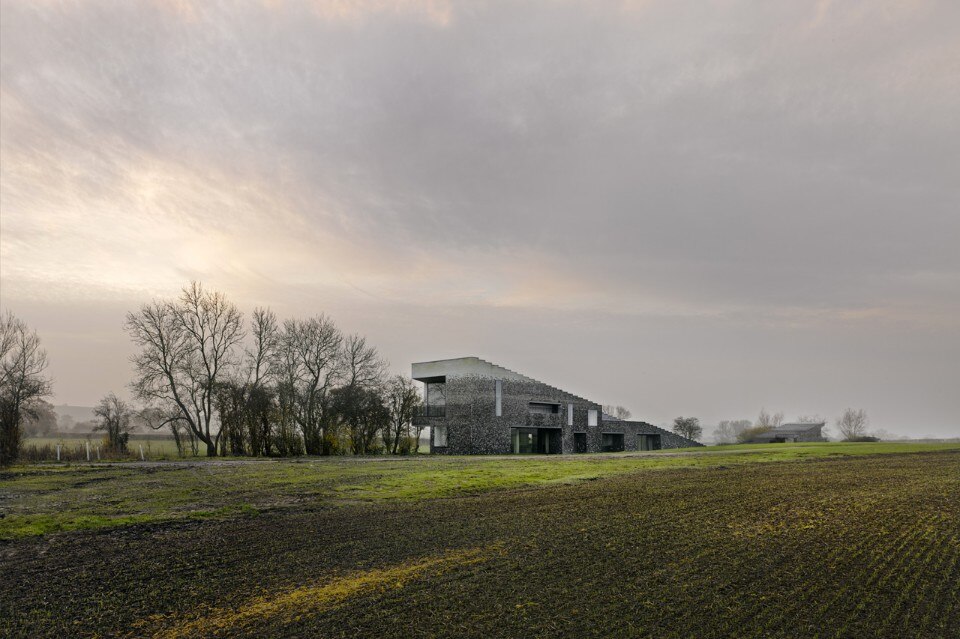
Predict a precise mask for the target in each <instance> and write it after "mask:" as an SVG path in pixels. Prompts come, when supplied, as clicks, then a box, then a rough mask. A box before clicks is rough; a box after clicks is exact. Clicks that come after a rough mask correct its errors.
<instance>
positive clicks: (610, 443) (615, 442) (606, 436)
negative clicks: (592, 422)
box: [600, 433, 623, 453]
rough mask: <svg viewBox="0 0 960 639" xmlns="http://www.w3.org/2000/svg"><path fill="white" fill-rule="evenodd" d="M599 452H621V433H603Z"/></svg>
mask: <svg viewBox="0 0 960 639" xmlns="http://www.w3.org/2000/svg"><path fill="white" fill-rule="evenodd" d="M600 450H601V451H603V452H605V453H619V452H620V451H622V450H623V433H603V439H602V440H601V442H600Z"/></svg>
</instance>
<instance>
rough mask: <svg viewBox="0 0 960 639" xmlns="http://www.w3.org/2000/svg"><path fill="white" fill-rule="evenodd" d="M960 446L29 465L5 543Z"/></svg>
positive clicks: (8, 505)
mask: <svg viewBox="0 0 960 639" xmlns="http://www.w3.org/2000/svg"><path fill="white" fill-rule="evenodd" d="M951 450H952V451H960V444H903V443H857V444H847V443H827V444H771V445H766V446H759V447H758V446H755V445H754V446H747V445H745V446H724V447H712V448H696V449H686V450H680V451H660V452H658V453H652V454H630V453H623V454H613V455H591V456H563V457H542V456H526V457H509V458H505V457H493V458H490V457H418V458H408V459H389V458H378V459H375V460H374V459H351V458H339V459H304V460H269V461H259V462H254V463H193V464H182V465H181V464H166V465H155V466H139V465H130V464H119V463H118V464H111V465H100V466H97V465H86V464H81V465H70V466H67V465H49V464H40V465H31V466H20V467H15V468H13V469H9V470H8V471H5V472H3V473H2V474H0V509H2V513H3V515H4V516H3V518H0V540H2V539H8V540H9V539H16V538H20V537H27V536H34V535H45V534H51V533H59V532H66V531H71V530H86V529H96V528H106V527H112V526H127V525H130V524H138V523H146V522H163V521H171V520H184V519H191V518H198V517H204V518H217V517H235V516H237V515H238V514H241V515H245V514H251V513H254V512H260V511H264V510H283V509H291V508H292V509H310V508H318V507H330V506H337V505H341V504H345V503H352V502H356V501H364V502H379V501H418V500H424V499H436V498H445V497H454V496H459V495H465V494H477V493H483V492H488V491H495V490H505V489H519V488H524V487H532V486H538V485H545V484H558V483H576V482H581V481H586V480H593V479H598V478H601V477H610V476H615V475H622V474H626V473H633V472H641V471H654V470H666V469H680V468H709V467H719V466H735V465H742V464H756V463H776V462H785V461H797V460H815V459H824V458H831V457H848V456H861V455H882V454H902V453H918V452H933V451H951Z"/></svg>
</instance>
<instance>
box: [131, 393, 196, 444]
mask: <svg viewBox="0 0 960 639" xmlns="http://www.w3.org/2000/svg"><path fill="white" fill-rule="evenodd" d="M137 420H138V421H140V422H141V423H142V424H143V425H144V426H146V427H147V428H150V429H152V430H160V429H162V428H168V429H169V430H170V435H171V436H172V437H173V443H174V444H175V445H176V446H177V454H178V455H180V456H181V457H183V456H185V455H186V454H187V448H188V447H189V449H190V454H191V455H193V456H196V455H197V454H198V453H199V451H200V447H199V440H198V439H197V436H196V435H195V434H194V432H193V431H192V430H191V429H190V427H189V426H187V422H186V420H184V418H183V413H182V412H181V411H180V409H179V408H177V406H176V405H174V404H169V403H168V404H165V405H164V407H163V408H161V407H159V406H149V407H147V408H144V409H143V410H141V411H140V412H139V413H137Z"/></svg>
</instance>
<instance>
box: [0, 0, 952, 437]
mask: <svg viewBox="0 0 960 639" xmlns="http://www.w3.org/2000/svg"><path fill="white" fill-rule="evenodd" d="M0 29H2V31H0V63H2V64H0V116H2V117H0V302H2V306H3V308H4V309H9V310H12V311H14V312H15V313H16V314H18V315H19V316H21V317H23V318H24V319H26V320H27V321H28V322H29V323H30V324H31V325H33V326H34V327H35V328H36V329H37V330H38V331H39V332H40V333H41V337H42V338H43V340H44V342H45V344H46V346H47V349H48V351H49V354H50V359H51V362H52V365H51V369H50V370H51V373H52V375H53V376H54V378H55V390H56V393H57V394H56V397H55V400H54V401H55V402H56V403H64V402H66V403H71V404H84V405H90V404H93V403H94V402H95V401H96V400H97V399H98V398H99V397H100V396H102V395H103V394H104V393H106V392H108V391H111V390H114V391H123V390H124V388H125V384H126V383H127V382H128V381H129V379H130V375H131V371H130V365H129V362H128V358H129V356H130V354H131V352H132V349H131V346H130V344H129V341H128V339H127V337H126V335H125V334H124V332H123V326H122V325H123V316H124V313H125V312H126V311H127V310H131V309H133V308H135V307H136V306H137V305H138V304H140V303H142V302H145V301H148V300H150V299H151V298H153V297H169V296H172V295H175V294H176V292H177V290H178V289H179V288H180V287H182V286H183V285H184V284H185V283H187V282H188V281H189V280H191V279H199V280H201V281H202V282H204V283H205V284H206V285H208V286H210V287H213V288H216V289H218V290H222V291H224V292H226V293H227V294H228V295H229V296H230V297H231V298H232V299H233V300H234V301H235V302H237V304H238V305H240V306H241V307H242V308H243V309H244V310H247V311H249V310H250V309H252V308H253V307H254V306H256V305H270V306H272V307H273V308H274V309H275V310H276V311H277V312H278V313H279V314H280V315H281V316H295V315H299V316H305V315H310V314H315V313H320V312H325V313H327V314H329V315H331V316H332V317H333V318H334V319H335V320H336V321H337V323H338V324H340V325H341V327H343V328H345V329H347V330H349V331H359V332H362V333H364V334H366V335H367V336H368V337H369V338H370V339H371V340H372V341H373V342H375V343H376V344H377V345H378V346H379V347H380V348H381V350H382V351H383V352H384V354H385V355H386V356H387V357H388V358H389V359H390V361H391V362H392V365H393V368H394V369H395V370H396V371H398V372H404V371H406V372H409V363H410V362H411V361H419V360H424V359H438V358H443V357H452V356H459V355H478V356H480V357H483V358H485V359H489V360H492V361H495V362H498V363H501V364H504V365H506V366H508V367H510V368H514V369H516V370H520V371H523V372H526V373H528V374H530V375H532V376H535V377H539V378H541V379H544V380H546V381H549V382H551V383H554V384H556V385H558V386H561V387H564V388H566V389H567V390H570V391H573V392H576V393H578V394H582V395H585V396H588V397H592V398H595V399H596V400H598V401H602V402H608V403H621V404H625V405H627V406H628V407H630V408H631V409H632V410H633V412H634V415H635V416H636V417H639V418H641V419H645V420H647V421H652V422H654V423H662V422H665V421H668V420H671V419H672V418H673V417H676V416H677V415H696V416H699V417H700V418H701V420H702V421H703V422H704V423H706V424H713V423H716V421H717V420H720V419H736V418H751V417H755V416H756V414H757V412H758V411H759V410H760V408H761V407H766V408H767V409H768V410H772V411H774V410H782V411H784V412H785V413H786V414H787V417H788V418H792V417H796V416H797V415H799V414H811V413H818V414H820V415H823V416H825V417H827V418H830V419H832V418H834V417H836V415H837V414H838V413H839V412H840V411H841V410H842V409H843V408H844V407H846V406H854V407H863V408H865V409H866V410H867V412H868V413H869V415H870V416H871V421H872V426H873V427H874V428H882V429H886V430H888V431H892V432H896V433H902V434H909V435H917V436H923V435H960V115H958V114H960V3H958V2H956V1H954V0H944V1H942V2H938V1H936V0H863V1H857V0H843V1H840V0H837V1H835V2H831V1H830V0H819V1H813V0H811V1H809V2H802V1H790V2H770V1H767V0H755V1H752V2H747V1H738V0H714V1H711V2H705V1H704V0H695V1H689V2H687V1H683V0H637V1H634V2H601V1H598V0H590V1H584V2H572V1H569V2H565V1H559V0H552V1H537V2H516V1H508V2H480V1H477V2H473V1H471V2H452V1H451V2H446V1H444V0H422V1H421V0H371V1H369V2H367V1H363V0H330V1H324V0H314V1H306V0H304V1H298V0H259V1H251V2H240V3H237V4H236V5H233V4H230V5H228V4H227V3H217V2H210V1H205V0H204V1H201V0H197V1H196V2H191V1H190V0H180V1H175V0H168V1H160V0H156V1H154V2H141V3H136V2H131V1H129V0H118V1H117V2H96V1H95V2H69V1H67V2H53V1H42V2H38V1H37V0H29V1H27V0H24V1H19V0H2V15H0Z"/></svg>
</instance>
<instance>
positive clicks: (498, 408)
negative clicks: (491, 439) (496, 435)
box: [496, 379, 503, 417]
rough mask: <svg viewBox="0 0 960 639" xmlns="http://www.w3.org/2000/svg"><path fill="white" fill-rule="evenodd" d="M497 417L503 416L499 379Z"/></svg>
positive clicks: (501, 383) (501, 388)
mask: <svg viewBox="0 0 960 639" xmlns="http://www.w3.org/2000/svg"><path fill="white" fill-rule="evenodd" d="M496 395H497V417H500V416H502V415H503V382H501V381H500V380H499V379H498V380H497V390H496Z"/></svg>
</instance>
